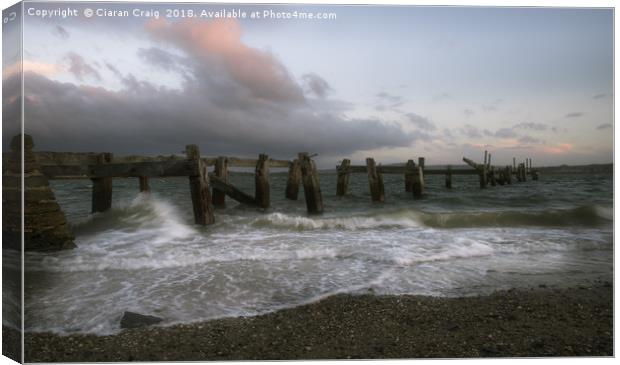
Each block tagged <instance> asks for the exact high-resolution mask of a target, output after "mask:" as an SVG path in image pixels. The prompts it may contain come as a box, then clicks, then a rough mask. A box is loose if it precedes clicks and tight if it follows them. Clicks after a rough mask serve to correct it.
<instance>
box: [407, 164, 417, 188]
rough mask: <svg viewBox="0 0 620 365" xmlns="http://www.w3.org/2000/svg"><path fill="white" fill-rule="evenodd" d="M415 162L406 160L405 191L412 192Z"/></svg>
mask: <svg viewBox="0 0 620 365" xmlns="http://www.w3.org/2000/svg"><path fill="white" fill-rule="evenodd" d="M415 168H416V167H415V162H413V160H408V161H407V164H406V165H405V191H406V192H408V193H411V192H413V179H414V178H415Z"/></svg>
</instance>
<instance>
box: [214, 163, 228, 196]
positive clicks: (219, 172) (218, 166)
mask: <svg viewBox="0 0 620 365" xmlns="http://www.w3.org/2000/svg"><path fill="white" fill-rule="evenodd" d="M214 173H215V176H217V177H219V178H220V180H222V181H224V182H228V159H227V158H226V157H224V156H219V157H218V158H217V159H216V160H215V168H214ZM213 206H215V207H218V208H224V207H225V206H226V193H224V192H223V191H221V190H218V189H216V188H215V187H214V188H213Z"/></svg>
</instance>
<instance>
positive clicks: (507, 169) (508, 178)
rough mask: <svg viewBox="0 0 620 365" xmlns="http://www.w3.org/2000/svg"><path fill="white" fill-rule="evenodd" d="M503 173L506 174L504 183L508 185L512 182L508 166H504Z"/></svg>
mask: <svg viewBox="0 0 620 365" xmlns="http://www.w3.org/2000/svg"><path fill="white" fill-rule="evenodd" d="M505 171H506V172H505V174H506V183H507V184H508V185H510V184H512V173H511V168H510V166H506V170H505Z"/></svg>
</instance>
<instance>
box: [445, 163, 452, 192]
mask: <svg viewBox="0 0 620 365" xmlns="http://www.w3.org/2000/svg"><path fill="white" fill-rule="evenodd" d="M446 188H448V189H452V166H450V165H448V168H447V170H446Z"/></svg>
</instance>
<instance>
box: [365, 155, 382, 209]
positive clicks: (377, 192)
mask: <svg viewBox="0 0 620 365" xmlns="http://www.w3.org/2000/svg"><path fill="white" fill-rule="evenodd" d="M366 171H367V172H368V185H369V187H370V197H371V199H372V201H373V202H381V203H382V202H384V201H385V189H384V187H383V176H381V173H380V172H379V171H377V166H376V165H375V160H374V159H373V158H370V157H369V158H367V159H366Z"/></svg>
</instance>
